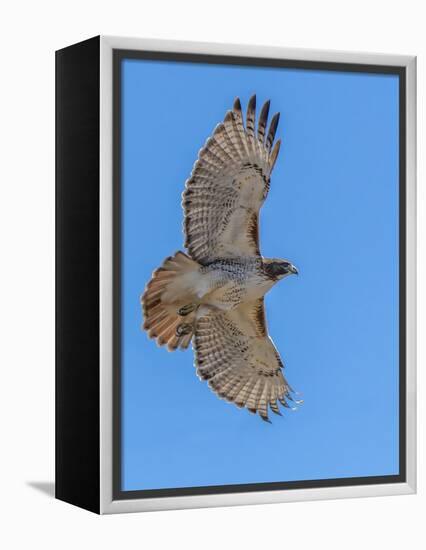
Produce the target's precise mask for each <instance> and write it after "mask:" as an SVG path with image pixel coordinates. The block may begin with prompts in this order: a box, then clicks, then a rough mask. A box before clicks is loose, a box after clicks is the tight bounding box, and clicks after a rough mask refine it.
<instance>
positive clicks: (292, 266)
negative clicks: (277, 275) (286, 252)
mask: <svg viewBox="0 0 426 550" xmlns="http://www.w3.org/2000/svg"><path fill="white" fill-rule="evenodd" d="M289 272H290V273H293V275H299V271H298V269H297V267H296V266H295V265H293V264H290V266H289Z"/></svg>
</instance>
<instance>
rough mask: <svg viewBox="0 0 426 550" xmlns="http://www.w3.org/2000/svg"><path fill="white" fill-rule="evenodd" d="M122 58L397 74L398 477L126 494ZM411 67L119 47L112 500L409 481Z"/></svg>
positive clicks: (115, 104)
mask: <svg viewBox="0 0 426 550" xmlns="http://www.w3.org/2000/svg"><path fill="white" fill-rule="evenodd" d="M123 59H147V60H157V61H181V62H190V63H210V64H226V65H245V66H262V67H282V68H295V69H297V68H299V69H313V70H319V69H321V70H325V71H342V72H361V73H376V74H393V75H395V76H398V78H399V473H398V474H395V475H383V476H369V477H348V478H337V479H336V478H335V479H316V480H304V481H291V482H270V483H250V484H238V485H215V486H204V487H180V488H170V489H148V490H135V491H123V490H122V489H121V487H122V484H121V475H122V471H121V444H122V434H121V397H122V396H121V364H120V363H121V334H120V331H121V327H120V319H121V299H120V287H121V281H120V279H121V273H120V271H121V270H120V266H121V246H120V244H121V231H120V229H121V205H120V195H121V182H120V179H121V62H122V60H123ZM406 79H407V75H406V69H405V67H402V66H396V65H395V66H394V65H372V64H370V65H369V64H361V63H344V62H322V61H308V60H306V61H305V60H304V61H301V60H292V59H269V58H265V59H263V58H251V57H240V56H225V55H210V54H190V53H177V52H157V51H139V50H121V49H116V50H114V52H113V140H114V146H113V149H114V151H113V156H114V158H113V164H114V183H113V187H114V191H113V192H114V214H113V218H114V229H113V235H114V237H113V239H114V242H113V249H114V250H113V263H114V267H113V269H114V287H113V292H114V296H113V300H114V302H113V303H114V306H113V318H114V327H113V332H114V356H113V357H114V365H113V380H114V382H113V386H114V388H113V498H114V500H121V499H143V498H153V497H166V496H186V495H206V494H225V493H248V492H255V491H274V490H283V489H287V490H291V489H302V488H303V489H307V488H319V487H342V486H356V485H372V484H393V483H403V482H405V481H406V117H407V115H406Z"/></svg>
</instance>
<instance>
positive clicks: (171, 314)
mask: <svg viewBox="0 0 426 550" xmlns="http://www.w3.org/2000/svg"><path fill="white" fill-rule="evenodd" d="M199 267H200V265H199V264H198V263H197V262H194V260H191V258H190V257H189V256H187V255H186V254H184V253H183V252H176V254H175V255H174V256H169V257H168V258H166V259H165V260H164V262H163V264H162V266H161V267H159V268H158V269H156V270H155V271H154V273H153V274H152V278H151V280H150V281H149V283H148V284H147V286H146V288H145V292H144V293H143V295H142V297H141V303H142V308H143V315H144V324H143V328H144V329H145V330H146V331H147V333H148V336H149V337H150V338H155V339H156V341H157V343H158V345H159V346H164V345H166V344H167V348H168V350H169V351H174V350H176V349H177V348H182V349H186V348H187V347H188V346H189V344H190V342H191V339H192V336H193V323H194V319H195V310H194V311H191V310H190V311H189V313H188V314H186V315H180V314H179V313H178V311H179V309H181V308H184V307H185V306H188V305H192V303H193V302H194V296H193V294H192V293H191V288H192V287H193V284H192V282H193V279H194V275H195V273H196V272H197V271H198V269H199ZM189 309H190V308H189ZM185 313H186V312H185Z"/></svg>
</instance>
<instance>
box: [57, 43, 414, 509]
mask: <svg viewBox="0 0 426 550" xmlns="http://www.w3.org/2000/svg"><path fill="white" fill-rule="evenodd" d="M56 128H57V131H56V136H57V142H56V150H57V164H56V182H57V186H56V189H57V191H56V197H57V224H56V231H57V237H56V242H57V246H56V253H57V271H56V272H57V279H56V289H57V290H56V293H57V296H56V299H57V345H56V496H57V498H59V499H61V500H65V501H67V502H70V503H73V504H76V505H78V506H81V507H83V508H86V509H88V510H91V511H94V512H97V513H115V512H131V511H143V510H161V509H175V508H185V507H202V506H221V505H235V504H245V503H247V504H249V503H268V502H284V501H295V500H304V499H322V498H341V497H351V496H372V495H392V494H395V495H396V494H404V493H410V492H415V488H416V482H415V479H416V464H415V407H416V404H415V399H416V393H415V389H416V388H415V299H416V297H415V227H416V223H415V58H413V57H410V56H395V55H382V54H381V55H378V54H358V53H343V52H325V51H313V50H312V51H311V50H287V49H277V48H269V47H258V46H237V45H220V44H202V43H185V42H167V41H153V40H141V39H130V38H116V37H95V38H92V39H90V40H87V41H85V42H82V43H79V44H76V45H73V46H70V47H67V48H64V49H63V50H60V51H58V52H57V54H56Z"/></svg>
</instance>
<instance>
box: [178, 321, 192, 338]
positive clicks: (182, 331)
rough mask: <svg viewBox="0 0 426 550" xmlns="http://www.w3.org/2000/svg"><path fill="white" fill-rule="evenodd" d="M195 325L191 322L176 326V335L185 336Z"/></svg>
mask: <svg viewBox="0 0 426 550" xmlns="http://www.w3.org/2000/svg"><path fill="white" fill-rule="evenodd" d="M192 329H193V326H192V325H191V324H189V323H182V324H180V325H178V326H177V327H176V336H177V337H179V336H185V335H186V334H190V333H191V332H192Z"/></svg>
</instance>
